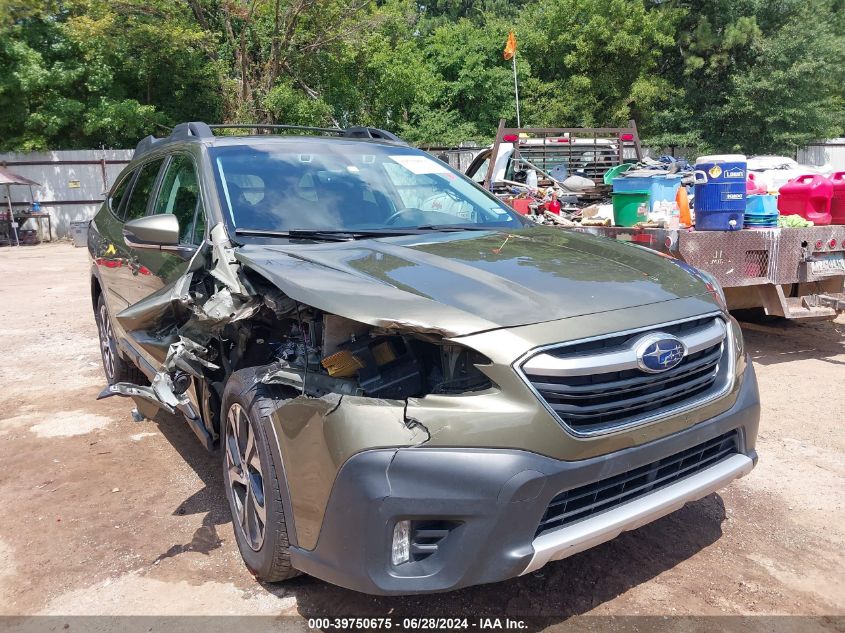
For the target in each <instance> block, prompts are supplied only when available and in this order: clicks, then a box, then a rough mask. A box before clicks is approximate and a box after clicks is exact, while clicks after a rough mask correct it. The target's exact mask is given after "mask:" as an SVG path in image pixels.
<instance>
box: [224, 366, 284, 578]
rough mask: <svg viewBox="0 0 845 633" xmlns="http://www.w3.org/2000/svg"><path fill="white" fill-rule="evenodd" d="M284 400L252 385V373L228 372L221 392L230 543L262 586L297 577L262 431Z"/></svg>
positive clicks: (270, 388) (273, 390)
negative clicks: (235, 544)
mask: <svg viewBox="0 0 845 633" xmlns="http://www.w3.org/2000/svg"><path fill="white" fill-rule="evenodd" d="M286 399H287V396H286V392H285V390H284V389H283V388H280V387H278V386H275V385H264V384H261V383H258V382H257V381H256V379H255V370H254V369H242V370H240V371H236V372H235V373H233V374H232V375H231V376H230V377H229V380H228V381H227V382H226V388H225V390H224V392H223V408H222V415H221V420H220V422H221V427H222V428H221V432H220V447H221V453H222V457H223V459H222V464H223V483H224V487H225V489H226V498H227V499H228V501H229V509H230V510H231V512H232V523H233V529H234V532H235V540H236V541H237V543H238V549H239V550H240V552H241V557H242V558H243V559H244V562H245V563H246V566H247V567H248V568H249V570H250V571H251V572H252V573H253V574H255V575H256V576H257V577H258V578H260V579H261V580H264V581H266V582H279V581H282V580H287V579H289V578H293V577H294V576H298V575H299V572H298V571H297V570H295V569H294V568H293V566H292V565H291V561H290V553H289V547H290V543H289V541H288V532H287V523H286V521H285V512H284V508H283V506H282V493H281V485H280V481H279V468H278V466H277V464H276V463H275V461H274V459H273V453H272V451H271V450H270V443H269V440H268V438H267V434H266V432H265V426H266V425H265V421H266V420H267V418H268V417H269V416H270V415H271V414H272V413H273V411H275V410H276V409H277V408H278V407H279V405H280V404H281V402H284V400H286ZM256 458H257V459H256ZM244 464H246V469H244ZM244 470H246V473H247V475H246V476H245V475H244ZM262 501H263V505H262ZM262 514H263V530H259V529H258V528H260V527H261V523H262Z"/></svg>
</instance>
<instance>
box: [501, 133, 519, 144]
mask: <svg viewBox="0 0 845 633" xmlns="http://www.w3.org/2000/svg"><path fill="white" fill-rule="evenodd" d="M502 140H503V141H504V142H505V143H516V142H517V141H518V140H519V135H518V134H505V135H504V136H502Z"/></svg>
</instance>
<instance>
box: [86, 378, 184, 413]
mask: <svg viewBox="0 0 845 633" xmlns="http://www.w3.org/2000/svg"><path fill="white" fill-rule="evenodd" d="M109 396H123V397H126V398H143V399H144V400H147V401H148V402H152V403H153V404H156V405H158V406H160V407H161V408H162V409H164V410H165V411H167V412H168V413H175V412H176V409H177V408H179V407H180V406H185V405H187V404H189V401H188V398H187V396H186V395H185V394H179V395H177V394H176V393H175V392H174V391H173V381H172V380H171V379H170V376H168V375H167V374H165V373H158V374H156V375H155V377H154V378H153V382H152V385H150V386H145V385H135V384H132V383H128V382H118V383H115V384H113V385H109V386H107V387H106V388H105V389H103V391H101V392H100V395H98V396H97V400H102V399H103V398H108V397H109Z"/></svg>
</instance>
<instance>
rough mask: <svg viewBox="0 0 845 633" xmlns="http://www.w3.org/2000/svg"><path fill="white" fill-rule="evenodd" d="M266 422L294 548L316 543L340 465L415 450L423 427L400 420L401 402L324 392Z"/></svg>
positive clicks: (423, 434)
mask: <svg viewBox="0 0 845 633" xmlns="http://www.w3.org/2000/svg"><path fill="white" fill-rule="evenodd" d="M270 424H271V426H272V428H273V432H274V434H275V439H276V442H277V444H278V448H279V451H280V452H281V456H282V461H283V462H284V464H285V473H286V475H287V484H288V490H289V492H290V496H291V504H292V506H293V513H294V524H295V525H296V536H297V539H298V543H299V546H300V547H305V548H306V549H312V548H313V547H314V546H315V545H316V543H317V537H318V536H319V533H320V526H321V525H322V521H323V512H324V510H325V508H326V504H327V502H328V498H329V494H330V493H331V489H332V484H333V483H334V480H335V477H336V476H337V473H338V471H339V470H340V468H341V466H343V464H344V463H345V462H346V460H347V459H349V458H350V457H351V456H352V455H354V454H355V453H358V452H361V451H363V450H369V449H376V448H396V447H400V446H401V447H409V446H418V445H420V444H423V443H425V442H426V441H427V440H428V432H427V431H426V429H425V428H424V427H423V426H421V425H419V424H415V423H410V424H409V423H408V422H406V420H405V403H404V402H403V401H401V400H380V399H376V398H361V397H356V396H340V395H338V394H334V393H332V394H328V395H326V396H323V397H322V398H311V397H308V396H299V397H297V398H294V399H292V400H288V401H286V402H285V403H283V404H281V406H279V408H278V409H276V411H274V412H273V414H272V415H271V417H270Z"/></svg>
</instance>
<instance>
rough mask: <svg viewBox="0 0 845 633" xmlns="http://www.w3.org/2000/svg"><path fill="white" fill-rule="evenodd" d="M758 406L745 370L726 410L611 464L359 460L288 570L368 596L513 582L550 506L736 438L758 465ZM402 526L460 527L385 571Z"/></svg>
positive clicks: (448, 454) (527, 457)
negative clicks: (314, 537)
mask: <svg viewBox="0 0 845 633" xmlns="http://www.w3.org/2000/svg"><path fill="white" fill-rule="evenodd" d="M759 417H760V402H759V394H758V390H757V381H756V378H755V375H754V370H753V368H752V366H751V364H750V363H748V365H747V368H746V370H745V374H744V376H743V377H742V385H741V387H740V392H739V394H738V397H737V400H736V402H735V404H734V406H733V407H731V408H730V409H729V410H728V411H726V412H724V413H722V414H720V415H717V416H715V417H713V418H711V419H710V420H707V421H705V422H701V423H699V424H697V425H695V426H693V427H690V428H688V429H685V430H683V431H681V432H678V433H675V434H673V435H670V436H667V437H664V438H661V439H659V440H656V441H653V442H650V443H648V444H644V445H641V446H635V447H631V448H628V449H624V450H621V451H617V452H615V453H611V454H609V455H602V456H599V457H595V458H591V459H585V460H581V461H572V462H565V461H560V460H555V459H552V458H549V457H545V456H542V455H538V454H536V453H529V452H526V451H520V450H501V449H441V448H426V447H424V446H423V447H417V448H401V449H381V450H372V451H366V452H363V453H358V454H357V455H355V456H353V457H352V458H350V459H349V460H348V461H347V462H346V463H345V464H344V465H343V466H342V468H341V470H340V472H339V473H338V476H337V479H336V480H335V484H334V487H333V489H332V494H331V496H330V498H329V502H328V505H327V508H326V513H325V518H324V520H323V527H322V530H321V532H320V537H319V539H318V541H317V546H316V547H315V548H314V549H313V550H310V551H309V550H305V549H301V548H296V547H293V548H291V558H292V561H293V564H294V567H296V568H297V569H299V570H301V571H304V572H305V573H308V574H310V575H312V576H316V577H318V578H322V579H324V580H327V581H329V582H331V583H333V584H336V585H340V586H343V587H346V588H349V589H354V590H356V591H362V592H365V593H371V594H383V595H384V594H412V593H428V592H437V591H449V590H453V589H457V588H460V587H465V586H469V585H476V584H482V583H488V582H497V581H501V580H505V579H507V578H511V577H514V576H518V575H519V574H520V573H522V571H523V570H524V569H525V568H526V566H527V565H528V563H529V562H530V561H531V558H532V556H533V553H534V550H533V548H532V541H533V539H534V534H535V531H536V529H537V526H538V525H539V523H540V521H541V519H542V517H543V514H544V513H545V511H546V509H547V507H548V505H549V502H550V501H551V500H552V499H553V498H554V497H556V496H557V495H559V494H560V493H561V492H563V491H565V490H569V489H572V488H577V487H579V486H582V485H585V484H589V483H592V482H595V481H599V480H602V479H605V478H607V477H612V476H614V475H618V474H620V473H623V472H626V471H629V470H632V469H634V468H637V467H640V466H643V465H645V464H649V463H652V462H655V461H657V460H659V459H663V458H666V457H669V456H671V455H674V454H676V453H679V452H681V451H683V450H685V449H688V448H691V447H694V446H696V445H698V444H701V443H703V442H705V441H707V440H710V439H712V438H715V437H718V436H720V435H722V434H724V433H727V432H729V431H732V430H734V429H737V430H738V431H739V434H738V435H739V440H738V449H739V451H740V452H741V453H743V454H746V455H748V456H749V457H750V458H751V459H752V460H754V461H755V462H756V460H757V454H756V452H755V450H754V440H755V438H756V436H757V428H758V424H759ZM403 519H411V520H414V519H417V520H449V521H455V522H457V523H459V525H458V527H456V528H455V529H454V530H452V531H451V532H450V534H449V535H448V536H447V537H445V538H444V539H443V540H442V541H441V542H440V543H439V544H438V551H437V552H436V553H434V554H432V555H431V556H429V557H427V558H425V559H424V560H422V561H419V562H411V563H404V564H402V565H399V566H396V567H394V566H392V565H391V563H390V551H389V547H390V540H391V536H392V533H393V526H394V525H395V523H396V522H397V521H400V520H403Z"/></svg>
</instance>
